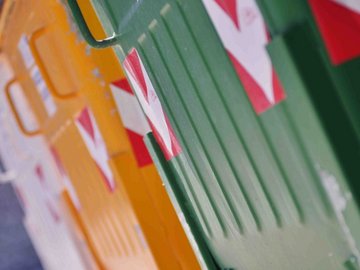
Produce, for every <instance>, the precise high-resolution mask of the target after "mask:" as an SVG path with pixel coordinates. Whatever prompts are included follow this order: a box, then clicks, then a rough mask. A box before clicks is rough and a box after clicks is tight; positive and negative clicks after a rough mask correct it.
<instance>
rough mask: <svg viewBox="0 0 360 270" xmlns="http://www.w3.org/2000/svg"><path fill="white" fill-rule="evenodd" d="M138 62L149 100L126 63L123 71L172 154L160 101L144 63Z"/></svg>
mask: <svg viewBox="0 0 360 270" xmlns="http://www.w3.org/2000/svg"><path fill="white" fill-rule="evenodd" d="M137 57H138V55H137ZM139 62H140V65H141V70H142V73H143V74H144V79H145V83H146V86H147V91H148V96H149V102H147V100H146V98H145V96H144V94H143V91H142V90H141V86H140V85H139V83H138V81H137V79H136V78H134V77H133V76H132V74H131V72H130V71H128V70H127V68H126V65H125V71H126V73H127V75H128V77H129V80H130V82H131V84H132V86H133V88H134V91H135V92H136V95H137V97H138V98H139V101H140V103H141V106H142V108H143V109H144V112H145V114H146V115H147V117H148V118H149V120H150V121H151V123H152V124H153V125H154V127H155V128H156V130H157V132H158V133H159V134H160V136H161V138H162V139H163V141H164V144H165V147H166V149H167V150H168V152H169V153H170V154H171V155H173V151H172V145H171V137H170V132H169V129H168V126H167V124H166V121H165V115H164V112H163V109H162V106H161V103H160V101H159V99H158V96H157V95H156V92H155V89H154V87H153V85H152V83H151V81H150V78H149V76H148V74H147V72H146V70H145V68H144V65H143V63H142V61H141V59H139ZM138 75H139V76H140V74H138Z"/></svg>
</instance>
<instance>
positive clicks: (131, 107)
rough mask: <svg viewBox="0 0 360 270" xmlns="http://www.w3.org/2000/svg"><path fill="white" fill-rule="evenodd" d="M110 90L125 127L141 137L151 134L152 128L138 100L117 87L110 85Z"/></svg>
mask: <svg viewBox="0 0 360 270" xmlns="http://www.w3.org/2000/svg"><path fill="white" fill-rule="evenodd" d="M110 88H111V91H112V94H113V96H114V99H115V102H116V106H117V108H118V111H119V112H120V116H121V119H122V121H123V124H124V126H125V127H126V128H127V129H130V130H131V131H133V132H135V133H137V134H140V135H145V134H146V133H148V132H150V130H151V129H150V126H149V124H148V122H147V120H146V117H145V115H144V113H143V111H142V109H141V107H140V104H139V101H138V100H137V98H136V97H135V96H134V95H132V94H130V93H128V92H126V91H125V90H122V89H121V88H119V87H117V86H115V85H110Z"/></svg>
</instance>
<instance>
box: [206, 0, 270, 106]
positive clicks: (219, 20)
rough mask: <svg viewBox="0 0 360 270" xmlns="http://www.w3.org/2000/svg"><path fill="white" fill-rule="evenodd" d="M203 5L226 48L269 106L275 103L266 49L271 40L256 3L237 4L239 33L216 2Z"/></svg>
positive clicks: (209, 0) (243, 0)
mask: <svg viewBox="0 0 360 270" xmlns="http://www.w3.org/2000/svg"><path fill="white" fill-rule="evenodd" d="M203 3H204V5H205V7H206V10H207V11H208V13H209V15H210V17H211V19H212V22H213V24H214V26H215V28H216V30H217V32H218V34H219V36H220V39H221V40H222V42H223V44H224V47H225V48H226V49H227V50H228V51H230V52H231V53H232V54H233V55H234V57H235V58H236V59H237V60H238V61H239V63H241V64H242V65H243V66H244V68H245V69H246V70H247V71H248V72H249V74H250V75H251V76H252V77H253V79H254V80H255V81H256V82H257V83H258V85H259V86H260V88H261V89H262V90H263V91H264V94H265V96H266V97H267V99H268V100H269V102H271V103H274V102H275V97H274V90H273V84H272V65H271V61H270V59H269V56H268V55H267V52H266V49H265V45H266V44H267V42H268V37H267V33H266V28H265V23H264V21H263V19H262V15H261V13H260V11H259V9H258V7H257V5H256V2H255V1H254V0H238V1H237V14H238V19H239V24H240V30H239V29H237V28H236V26H235V25H234V23H233V21H232V20H231V18H230V17H229V15H228V14H227V13H226V12H224V10H223V9H222V8H220V7H219V5H218V4H217V3H216V2H215V1H214V0H203Z"/></svg>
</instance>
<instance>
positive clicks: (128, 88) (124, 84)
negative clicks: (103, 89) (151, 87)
mask: <svg viewBox="0 0 360 270" xmlns="http://www.w3.org/2000/svg"><path fill="white" fill-rule="evenodd" d="M112 84H113V85H115V86H116V87H118V88H120V89H121V90H124V91H125V92H128V93H129V94H132V95H133V94H134V93H133V90H132V89H131V86H130V84H129V83H128V81H127V79H121V80H118V81H115V82H112Z"/></svg>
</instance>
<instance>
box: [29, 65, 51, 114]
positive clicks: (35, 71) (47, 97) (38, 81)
mask: <svg viewBox="0 0 360 270" xmlns="http://www.w3.org/2000/svg"><path fill="white" fill-rule="evenodd" d="M30 74H31V78H32V79H33V81H34V83H35V85H36V89H37V90H38V92H39V95H40V97H41V99H42V101H43V102H44V105H45V109H46V111H47V113H48V115H49V116H53V115H54V114H55V112H56V110H57V107H56V104H55V102H54V99H53V97H52V96H51V94H50V91H49V89H48V87H47V85H46V83H45V81H44V78H43V76H42V75H41V72H40V70H39V68H38V67H37V66H34V67H32V68H31V71H30Z"/></svg>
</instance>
